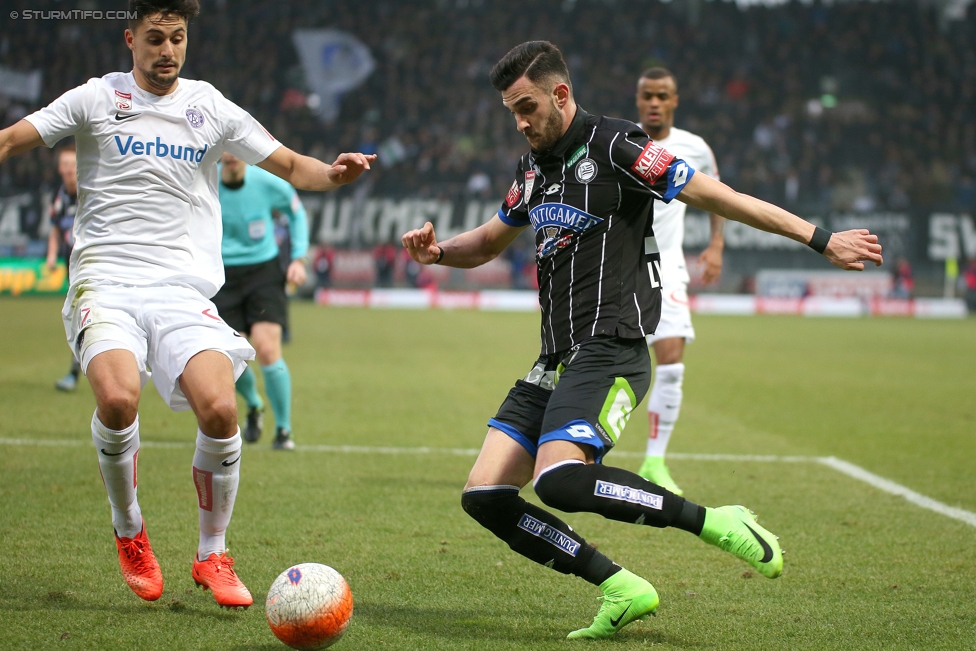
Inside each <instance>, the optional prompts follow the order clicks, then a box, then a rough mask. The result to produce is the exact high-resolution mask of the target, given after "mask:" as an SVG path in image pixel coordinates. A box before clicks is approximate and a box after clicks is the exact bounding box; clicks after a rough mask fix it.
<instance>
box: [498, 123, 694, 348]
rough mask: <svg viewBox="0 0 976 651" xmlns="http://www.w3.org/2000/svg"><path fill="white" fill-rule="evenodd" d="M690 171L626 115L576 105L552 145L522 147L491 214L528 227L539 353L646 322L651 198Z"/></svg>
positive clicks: (651, 297)
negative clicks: (536, 149) (601, 113)
mask: <svg viewBox="0 0 976 651" xmlns="http://www.w3.org/2000/svg"><path fill="white" fill-rule="evenodd" d="M693 174H694V170H693V169H692V168H691V167H690V166H689V165H688V164H687V163H685V162H684V161H682V160H680V159H677V158H675V157H674V156H672V155H671V154H670V153H668V152H667V150H665V149H663V148H661V147H659V146H657V145H656V144H654V143H653V142H651V140H650V139H649V138H648V137H647V135H646V134H645V133H644V132H643V131H642V130H641V128H640V127H638V126H637V125H636V124H634V123H633V122H629V121H627V120H618V119H614V118H607V117H600V116H596V115H590V114H588V113H586V112H585V111H583V109H581V108H577V109H576V116H575V117H574V118H573V122H572V124H571V125H570V127H569V130H568V131H567V132H566V133H565V134H563V136H562V137H561V138H560V139H559V140H558V141H557V142H556V144H555V145H553V146H552V148H550V149H549V150H548V151H545V152H541V153H536V152H529V153H528V154H525V155H524V156H522V158H521V160H520V161H519V165H518V169H517V171H516V176H515V182H514V183H513V184H512V187H511V189H510V190H509V192H508V196H507V197H506V199H505V202H504V203H503V204H502V207H501V210H499V211H498V217H499V218H500V219H501V220H502V221H503V222H505V223H506V224H508V225H509V226H515V227H521V226H528V225H530V224H531V225H532V226H533V227H534V228H535V241H536V261H537V262H538V265H539V269H538V277H539V304H540V305H541V306H542V352H543V354H550V353H556V352H559V351H562V350H566V349H568V348H572V347H573V346H575V345H576V344H578V343H580V342H582V341H583V340H585V339H587V338H589V337H593V336H596V335H615V336H618V337H623V338H627V339H636V338H638V337H644V336H647V335H649V334H652V333H653V332H654V329H655V328H656V327H657V322H658V320H659V319H660V316H661V256H660V253H659V251H658V247H657V242H656V241H655V239H654V230H653V228H652V224H653V200H654V199H659V200H661V201H664V202H669V201H671V200H672V199H673V198H674V197H675V196H676V195H677V194H678V193H679V192H680V191H681V189H682V188H683V187H684V185H685V184H686V183H687V182H688V180H689V179H690V178H691V177H692V175H693Z"/></svg>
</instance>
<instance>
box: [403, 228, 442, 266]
mask: <svg viewBox="0 0 976 651" xmlns="http://www.w3.org/2000/svg"><path fill="white" fill-rule="evenodd" d="M400 241H401V242H402V243H403V247H404V248H405V249H406V250H407V252H408V253H409V254H410V257H411V258H413V259H414V260H416V261H417V262H419V263H421V264H434V263H435V262H437V261H438V259H440V257H441V247H439V246H437V238H436V237H435V236H434V225H433V224H431V223H430V222H427V223H426V224H424V227H423V228H415V229H414V230H412V231H409V232H407V233H404V234H403V237H401V238H400Z"/></svg>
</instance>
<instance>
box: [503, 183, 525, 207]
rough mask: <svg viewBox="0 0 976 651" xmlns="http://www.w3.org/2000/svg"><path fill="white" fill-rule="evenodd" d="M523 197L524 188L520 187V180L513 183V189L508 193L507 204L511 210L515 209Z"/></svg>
mask: <svg viewBox="0 0 976 651" xmlns="http://www.w3.org/2000/svg"><path fill="white" fill-rule="evenodd" d="M521 197H522V188H520V187H519V183H518V180H517V179H516V180H515V181H512V187H511V188H510V189H509V191H508V196H507V197H505V203H506V204H507V205H508V207H509V208H511V207H513V206H514V205H515V204H517V203H518V202H519V199H520V198H521Z"/></svg>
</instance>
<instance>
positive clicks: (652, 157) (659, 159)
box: [630, 142, 674, 183]
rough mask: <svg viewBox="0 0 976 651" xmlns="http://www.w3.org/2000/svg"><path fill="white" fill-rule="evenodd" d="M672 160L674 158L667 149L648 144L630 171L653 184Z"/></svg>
mask: <svg viewBox="0 0 976 651" xmlns="http://www.w3.org/2000/svg"><path fill="white" fill-rule="evenodd" d="M673 160H674V156H672V155H671V153H670V152H668V150H667V149H665V148H664V147H660V146H658V145H655V144H654V143H653V142H648V143H647V145H646V146H645V147H644V151H642V152H641V154H640V156H638V157H637V160H636V161H634V165H633V167H631V168H630V169H632V170H633V171H635V172H637V173H638V174H639V175H640V176H642V177H644V178H645V179H647V180H648V181H650V182H651V183H654V181H657V180H658V179H659V178H661V175H662V174H664V172H665V170H667V169H668V165H670V164H671V161H673Z"/></svg>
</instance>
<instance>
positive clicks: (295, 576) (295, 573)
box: [288, 567, 302, 585]
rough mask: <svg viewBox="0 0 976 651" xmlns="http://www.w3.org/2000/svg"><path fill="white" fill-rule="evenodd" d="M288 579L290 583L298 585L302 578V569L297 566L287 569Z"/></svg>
mask: <svg viewBox="0 0 976 651" xmlns="http://www.w3.org/2000/svg"><path fill="white" fill-rule="evenodd" d="M288 580H289V581H291V584H292V585H298V582H299V581H301V580H302V571H301V570H300V569H298V568H297V567H293V568H291V569H290V570H288Z"/></svg>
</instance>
